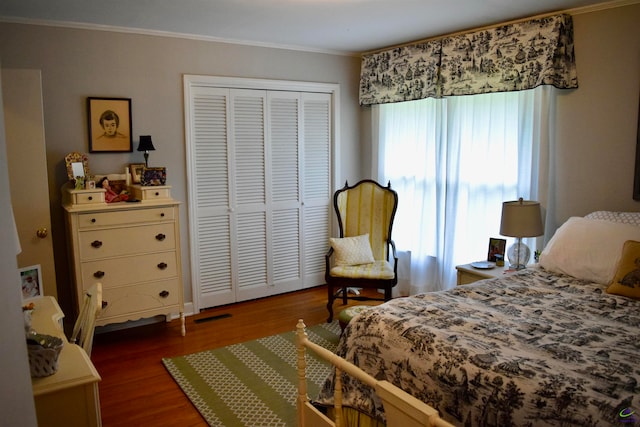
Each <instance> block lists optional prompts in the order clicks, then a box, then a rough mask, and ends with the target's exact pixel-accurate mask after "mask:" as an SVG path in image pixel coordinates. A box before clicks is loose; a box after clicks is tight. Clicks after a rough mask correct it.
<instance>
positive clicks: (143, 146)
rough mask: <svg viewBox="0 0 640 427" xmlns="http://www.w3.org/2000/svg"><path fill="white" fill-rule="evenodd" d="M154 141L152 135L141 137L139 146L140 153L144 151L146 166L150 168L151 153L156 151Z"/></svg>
mask: <svg viewBox="0 0 640 427" xmlns="http://www.w3.org/2000/svg"><path fill="white" fill-rule="evenodd" d="M155 149H156V148H155V147H154V146H153V141H151V135H140V144H139V145H138V151H144V166H145V167H147V168H148V167H149V151H155Z"/></svg>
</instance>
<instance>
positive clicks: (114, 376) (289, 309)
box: [91, 286, 380, 427]
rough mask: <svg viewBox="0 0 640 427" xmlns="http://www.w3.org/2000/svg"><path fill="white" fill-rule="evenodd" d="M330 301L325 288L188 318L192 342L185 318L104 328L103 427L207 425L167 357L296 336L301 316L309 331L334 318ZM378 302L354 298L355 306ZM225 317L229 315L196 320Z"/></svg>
mask: <svg viewBox="0 0 640 427" xmlns="http://www.w3.org/2000/svg"><path fill="white" fill-rule="evenodd" d="M364 292H374V293H375V291H370V290H364ZM375 296H379V295H375ZM326 303H327V296H326V287H324V286H321V287H317V288H312V289H307V290H303V291H298V292H292V293H288V294H284V295H277V296H274V297H269V298H263V299H259V300H254V301H246V302H241V303H236V304H231V305H228V306H224V307H216V308H212V309H208V310H203V311H202V312H201V313H198V314H197V315H194V316H189V317H187V322H186V325H187V334H186V336H185V337H183V336H181V334H180V322H179V321H178V320H173V321H171V322H168V323H167V322H159V323H154V324H151V325H144V326H138V327H135V328H129V329H121V330H118V331H110V332H101V331H98V333H96V336H95V339H94V345H93V352H92V354H91V359H92V361H93V363H94V365H95V366H96V369H97V370H98V372H99V373H100V376H101V377H102V381H101V382H100V385H99V387H100V407H101V412H102V423H103V426H105V427H110V426H119V427H128V426H136V427H137V426H147V425H153V426H167V427H171V426H177V427H178V426H179V427H190V426H193V427H195V426H206V425H207V424H206V423H205V421H204V420H203V419H202V417H201V416H200V414H199V413H198V411H197V410H196V409H195V408H194V407H193V406H192V405H191V402H189V400H188V399H187V397H186V396H185V395H184V394H183V393H182V390H180V388H179V387H178V386H177V384H176V383H175V382H174V381H173V379H172V378H171V376H170V375H169V373H168V372H167V371H166V370H165V368H164V366H163V365H162V362H161V359H162V358H163V357H175V356H181V355H185V354H190V353H196V352H198V351H204V350H210V349H213V348H219V347H224V346H228V345H231V344H235V343H240V342H244V341H249V340H253V339H257V338H261V337H264V336H268V335H274V334H279V333H282V332H286V331H292V330H294V329H295V326H296V323H297V321H298V319H300V318H302V319H304V321H305V323H306V325H307V326H313V325H317V324H319V323H322V322H325V321H326V319H327V309H326ZM379 303H380V302H378V301H349V304H348V305H350V306H351V305H359V304H369V305H375V304H379ZM343 308H344V306H342V305H341V301H336V302H335V304H334V313H336V315H337V313H338V312H339V311H340V310H341V309H343ZM223 314H224V315H227V314H230V316H229V317H224V318H220V319H217V320H211V321H204V322H200V323H197V322H196V320H198V319H206V318H209V317H212V316H220V315H223Z"/></svg>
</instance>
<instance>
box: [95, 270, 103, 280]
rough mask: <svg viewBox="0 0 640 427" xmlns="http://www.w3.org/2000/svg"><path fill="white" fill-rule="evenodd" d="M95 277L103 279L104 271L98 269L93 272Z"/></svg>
mask: <svg viewBox="0 0 640 427" xmlns="http://www.w3.org/2000/svg"><path fill="white" fill-rule="evenodd" d="M93 277H95V278H96V279H102V278H103V277H104V271H100V270H98V271H96V272H95V273H93Z"/></svg>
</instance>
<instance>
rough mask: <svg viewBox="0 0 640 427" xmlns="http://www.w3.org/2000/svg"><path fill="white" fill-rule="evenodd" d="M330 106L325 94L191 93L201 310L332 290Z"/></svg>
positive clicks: (190, 152)
mask: <svg viewBox="0 0 640 427" xmlns="http://www.w3.org/2000/svg"><path fill="white" fill-rule="evenodd" d="M331 101H332V98H331V95H330V94H320V93H305V92H288V91H262V90H244V89H228V88H215V87H209V86H193V87H191V88H189V98H188V101H187V102H188V111H187V115H186V117H187V120H186V122H187V123H188V129H187V158H188V163H189V164H188V174H189V200H190V205H189V213H190V215H189V219H190V221H189V226H190V234H191V269H192V276H191V277H192V281H193V282H194V286H193V288H194V292H195V293H197V307H198V308H199V309H202V308H207V307H214V306H218V305H223V304H229V303H233V302H237V301H243V300H248V299H254V298H260V297H264V296H269V295H275V294H277V293H283V292H289V291H294V290H298V289H303V288H305V287H311V286H316V285H321V284H323V283H324V253H325V251H326V250H327V246H328V237H329V234H330V231H329V228H330V218H331V209H330V203H331V190H330V189H331V181H330V172H331V164H330V158H331V146H332V142H333V141H332V139H331V135H332V129H331V128H332V123H331V116H332V111H331ZM195 300H196V298H194V302H195Z"/></svg>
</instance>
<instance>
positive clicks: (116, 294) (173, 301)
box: [98, 279, 180, 324]
mask: <svg viewBox="0 0 640 427" xmlns="http://www.w3.org/2000/svg"><path fill="white" fill-rule="evenodd" d="M179 292H180V289H179V284H178V279H173V280H164V281H158V282H149V283H139V284H136V285H133V286H123V287H117V288H107V289H103V290H102V300H103V301H104V302H106V306H105V307H104V309H103V310H102V311H101V312H100V316H99V317H98V323H100V324H105V323H109V322H108V319H109V318H112V317H116V316H123V315H127V316H129V318H130V320H136V318H141V317H144V315H145V313H144V312H145V311H150V310H156V309H162V308H172V306H173V308H176V310H177V309H178V305H179V303H180V295H179ZM136 313H140V314H139V315H136Z"/></svg>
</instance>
